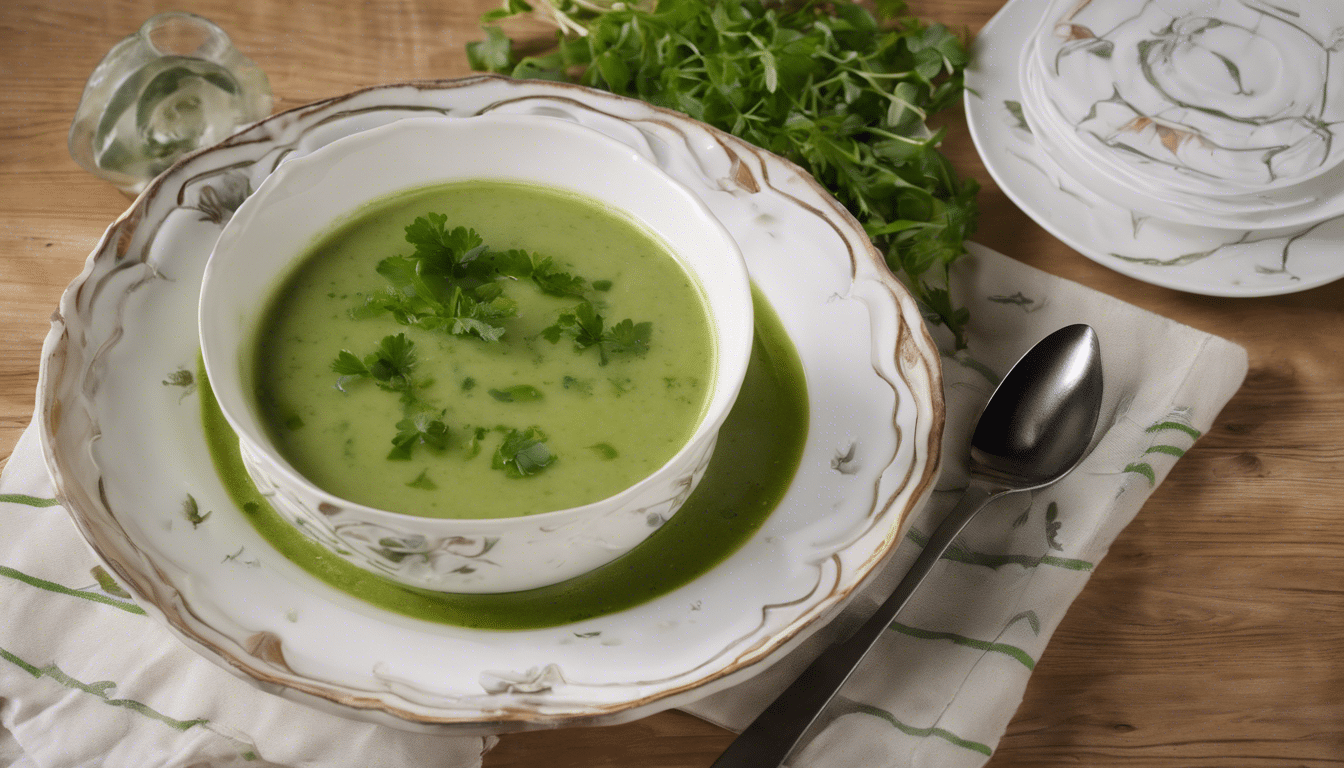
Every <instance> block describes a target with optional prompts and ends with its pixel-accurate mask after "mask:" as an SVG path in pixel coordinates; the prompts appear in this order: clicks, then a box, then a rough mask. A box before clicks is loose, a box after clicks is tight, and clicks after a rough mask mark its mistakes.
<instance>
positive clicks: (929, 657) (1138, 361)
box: [0, 246, 1246, 768]
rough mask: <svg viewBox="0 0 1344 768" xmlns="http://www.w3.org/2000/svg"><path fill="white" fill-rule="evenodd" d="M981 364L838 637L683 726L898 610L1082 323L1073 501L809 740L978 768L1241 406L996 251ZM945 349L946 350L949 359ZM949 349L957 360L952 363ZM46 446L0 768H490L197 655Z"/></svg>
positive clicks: (898, 763) (25, 495)
mask: <svg viewBox="0 0 1344 768" xmlns="http://www.w3.org/2000/svg"><path fill="white" fill-rule="evenodd" d="M954 285H955V287H956V288H957V292H958V294H959V296H958V299H959V300H960V301H962V302H963V303H964V305H966V306H969V307H970V308H971V317H972V325H971V329H970V347H969V349H968V350H965V351H962V352H958V353H956V354H953V355H949V356H945V357H944V360H943V365H944V384H945V392H946V396H947V397H946V399H947V428H946V432H945V434H944V449H943V466H944V470H943V477H942V481H941V483H940V485H939V489H938V491H937V492H936V493H935V494H934V498H933V500H932V501H931V502H930V504H929V505H928V506H927V508H925V509H924V510H922V511H921V512H920V513H919V514H917V515H916V517H915V519H914V521H913V523H912V525H911V528H910V530H909V532H908V535H907V537H906V540H905V541H904V542H903V543H902V544H901V546H900V548H899V550H898V551H897V552H896V554H895V556H894V557H893V558H892V560H891V561H890V562H889V563H888V564H887V565H886V566H885V568H884V569H883V571H882V572H881V573H880V574H879V575H878V576H877V578H876V579H874V581H873V583H871V584H870V585H868V586H867V587H866V588H865V590H864V591H863V593H862V594H860V595H858V596H857V598H856V599H855V600H854V601H853V602H852V603H851V604H850V605H849V606H848V607H847V608H846V609H845V610H844V612H843V613H842V614H841V616H840V617H839V618H838V619H837V620H836V621H835V622H833V623H831V624H830V625H828V626H827V627H826V628H824V629H823V630H822V631H820V632H819V633H818V634H817V635H816V636H815V637H813V638H812V639H810V640H809V641H808V642H807V643H805V644H804V645H803V646H802V647H801V648H799V649H798V650H797V651H795V652H794V653H793V654H791V655H790V656H789V657H787V658H785V659H783V660H782V661H780V662H779V663H778V664H776V665H775V666H774V667H772V668H771V669H770V670H768V671H767V672H765V673H764V674H762V675H760V676H759V677H756V678H754V679H752V680H749V681H748V682H746V683H744V684H742V685H740V686H738V687H736V688H733V689H731V690H728V691H724V692H722V693H719V694H716V695H714V696H712V697H710V698H708V699H706V700H703V701H701V702H698V703H696V704H694V705H692V706H690V707H687V708H686V709H687V710H688V711H690V712H692V713H693V714H696V715H698V716H700V717H703V718H706V719H708V720H710V721H712V722H715V723H719V724H721V725H724V726H725V727H728V728H731V729H734V730H740V729H741V728H742V727H745V725H746V724H747V723H749V722H750V720H751V719H752V718H753V717H755V715H756V713H758V712H759V711H760V710H761V709H763V708H764V707H765V706H766V705H767V704H768V703H769V702H770V701H771V700H772V699H773V698H774V696H775V694H776V693H777V692H778V691H779V690H780V689H782V688H783V687H784V686H785V685H787V683H788V682H789V681H790V680H792V679H793V677H794V676H795V675H796V674H797V673H798V672H799V671H801V669H802V667H803V666H804V665H805V664H806V663H807V661H808V660H810V658H811V657H813V656H815V654H816V653H818V652H819V651H820V649H821V648H822V647H823V645H824V644H825V643H826V642H829V641H830V640H833V639H834V638H835V637H836V636H837V635H838V634H839V632H841V631H843V629H844V628H849V627H853V626H855V625H857V623H858V622H859V621H861V620H862V618H863V617H864V616H865V615H867V613H869V612H871V610H872V609H873V607H875V605H876V601H879V600H880V599H881V598H882V597H883V596H885V595H886V594H887V593H889V592H890V590H891V589H892V588H893V587H894V586H895V584H896V582H897V581H898V580H899V579H900V577H901V576H902V575H903V574H904V572H905V570H906V568H908V567H909V564H910V562H911V561H912V560H913V559H914V557H915V554H916V553H917V550H918V549H919V547H920V546H921V544H922V541H923V537H925V536H927V535H928V534H929V533H930V532H931V531H932V529H933V528H934V526H935V525H936V523H937V521H938V520H939V519H941V517H942V515H943V514H944V513H945V512H946V511H947V510H948V509H950V508H951V506H952V505H953V504H954V503H955V502H956V499H957V495H958V493H959V491H960V489H961V488H962V487H964V485H965V482H966V474H965V454H966V450H967V445H968V443H969V440H970V433H971V431H972V429H973V428H974V426H975V419H976V417H977V416H978V414H979V409H980V407H981V406H982V405H983V404H984V402H985V401H986V400H987V399H988V397H989V395H990V393H991V392H992V391H993V387H994V384H995V383H996V382H997V377H998V376H999V375H1001V374H1002V373H1003V372H1005V371H1006V370H1007V369H1008V368H1009V367H1010V366H1011V365H1012V363H1013V362H1014V361H1015V360H1016V359H1017V357H1018V356H1020V355H1021V354H1022V353H1023V352H1025V351H1026V350H1027V348H1029V347H1030V346H1031V345H1032V344H1033V343H1035V342H1036V341H1037V340H1039V339H1040V338H1042V337H1044V336H1045V335H1047V334H1048V333H1049V332H1051V331H1053V330H1055V329H1056V328H1059V327H1061V326H1064V325H1068V324H1070V323H1076V322H1086V323H1089V324H1091V325H1092V326H1093V327H1094V328H1095V329H1096V330H1097V333H1098V335H1099V336H1100V338H1101V344H1102V356H1103V363H1104V366H1105V375H1106V403H1105V409H1104V411H1103V417H1102V424H1101V427H1100V428H1099V436H1100V437H1099V439H1098V441H1097V443H1096V448H1095V450H1094V452H1093V453H1092V455H1091V456H1089V457H1088V458H1087V459H1086V460H1085V461H1084V462H1083V464H1082V465H1081V466H1080V467H1079V468H1078V469H1077V470H1076V471H1075V472H1074V473H1073V474H1072V475H1070V476H1069V477H1068V478H1067V479H1066V480H1065V481H1064V482H1062V483H1060V484H1059V485H1057V486H1054V487H1052V488H1049V489H1046V490H1043V491H1039V492H1036V493H1034V494H1030V495H1026V494H1019V495H1017V496H1016V497H1010V498H1009V499H1007V500H1004V501H1002V502H1000V503H998V504H996V505H994V506H993V507H991V508H990V509H987V510H986V511H985V512H983V513H981V515H980V516H979V517H978V518H977V519H976V520H975V521H974V522H972V524H971V526H970V527H969V528H968V530H967V532H966V533H965V534H964V535H963V536H962V538H961V539H960V540H959V542H958V544H957V545H956V546H955V547H954V549H953V550H952V551H951V552H950V553H949V555H948V556H947V557H945V558H944V560H943V562H942V563H940V565H939V567H938V568H937V569H935V571H934V573H933V574H932V575H931V576H930V578H929V580H928V581H926V582H925V584H924V586H923V587H922V588H921V589H920V591H919V592H918V593H917V594H916V595H915V597H914V598H913V600H912V602H911V604H910V605H909V606H908V608H907V609H906V610H905V611H904V612H903V613H902V614H901V616H900V617H899V618H898V620H897V622H896V623H895V624H893V625H892V631H891V632H890V633H889V634H888V635H887V637H885V638H884V639H883V640H882V641H881V642H880V644H879V647H878V648H877V649H876V650H875V652H874V654H873V655H872V656H871V657H870V658H869V659H868V660H867V661H866V662H865V664H864V666H863V667H862V668H861V669H860V670H859V672H858V673H857V674H856V676H855V678H854V679H853V680H851V682H850V684H849V685H848V686H847V687H846V688H845V689H844V690H843V691H842V692H841V695H840V697H839V698H838V699H837V700H836V702H834V703H833V704H832V706H831V707H830V708H829V709H828V710H827V712H826V714H825V715H824V716H823V718H822V720H821V721H820V722H819V724H818V726H817V728H815V729H814V733H815V734H816V735H815V737H812V738H810V740H809V743H807V744H805V745H804V746H803V747H801V748H800V751H798V752H797V753H795V756H794V758H793V760H792V764H793V765H795V766H799V767H801V766H807V768H826V767H828V766H837V767H839V766H844V767H845V768H852V766H865V768H879V767H890V768H907V767H910V768H913V767H915V766H938V767H939V768H958V767H959V766H966V767H968V768H969V767H971V766H979V765H982V764H983V763H984V762H985V761H986V760H988V759H989V755H990V754H991V753H992V751H993V748H994V746H995V745H996V744H997V743H998V740H999V739H1000V738H1001V737H1002V735H1003V733H1004V730H1005V729H1006V727H1007V725H1008V722H1009V721H1010V720H1011V719H1012V716H1013V712H1014V711H1015V710H1016V709H1017V705H1018V704H1019V703H1020V702H1021V700H1022V695H1023V691H1024V689H1025V688H1026V684H1027V679H1028V678H1029V677H1030V675H1031V670H1032V668H1033V666H1034V665H1035V662H1036V660H1037V659H1039V658H1040V656H1041V652H1042V651H1043V650H1044V648H1045V644H1046V642H1047V641H1048V640H1049V638H1050V635H1051V633H1052V632H1053V631H1054V629H1055V627H1056V626H1058V624H1059V621H1060V619H1062V618H1063V616H1064V612H1065V611H1066V610H1067V609H1068V607H1069V604H1070V603H1071V602H1072V601H1073V599H1074V597H1076V596H1077V595H1078V593H1079V591H1081V590H1082V588H1083V585H1084V584H1085V583H1086V582H1087V579H1088V577H1089V576H1090V575H1091V572H1092V570H1093V569H1094V568H1095V567H1096V565H1097V563H1098V562H1099V561H1100V560H1101V558H1102V557H1103V556H1104V555H1105V553H1106V551H1107V549H1108V547H1109V546H1110V543H1111V541H1113V540H1114V539H1115V537H1116V535H1117V534H1118V533H1119V532H1120V530H1121V529H1123V528H1124V526H1125V525H1126V524H1128V523H1129V521H1130V520H1132V519H1133V517H1134V515H1135V514H1136V513H1137V512H1138V510H1139V508H1140V507H1141V506H1142V504H1143V502H1144V500H1145V499H1147V497H1148V495H1149V494H1150V493H1152V491H1153V489H1154V488H1155V487H1156V486H1157V484H1158V483H1159V482H1161V480H1162V478H1163V477H1165V476H1166V474H1167V472H1168V471H1169V470H1170V469H1171V466H1172V465H1173V464H1174V463H1175V461H1176V460H1177V458H1178V457H1179V456H1180V455H1182V454H1183V453H1184V452H1185V451H1187V450H1189V449H1190V447H1191V445H1193V444H1194V441H1195V440H1196V439H1198V437H1199V436H1200V435H1201V434H1202V433H1203V432H1205V431H1207V430H1208V429H1209V426H1210V425H1211V424H1212V422H1213V420H1214V417H1215V416H1217V414H1218V412H1219V411H1220V410H1221V409H1222V407H1223V405H1224V404H1225V403H1226V402H1227V400H1228V399H1229V398H1230V397H1231V396H1232V394H1233V393H1234V392H1235V391H1236V390H1237V388H1238V387H1239V386H1240V384H1241V381H1242V379H1243V378H1244V377H1245V373H1246V353H1245V351H1244V350H1243V349H1241V348H1240V347H1238V346H1236V345H1234V344H1231V343H1230V342H1227V341H1224V340H1222V339H1219V338H1217V337H1214V336H1210V335H1208V334H1205V333H1201V332H1199V331H1196V330H1194V329H1192V328H1188V327H1186V326H1182V325H1179V324H1177V323H1174V322H1172V321H1170V320H1166V319H1164V318H1162V317H1159V316H1157V315H1153V314H1151V313H1148V312H1145V311H1143V310H1140V309H1137V308H1135V307H1133V306H1130V305H1127V304H1125V303H1123V302H1120V301H1118V300H1116V299H1113V298H1110V297H1108V296H1105V295H1103V294H1099V293H1097V292H1096V291H1092V290H1090V289H1088V288H1084V287H1083V286H1080V285H1077V284H1075V283H1071V282H1069V281H1066V280H1061V279H1059V278H1056V277H1052V276H1050V275H1047V274H1045V273H1043V272H1040V271H1038V270H1035V269H1032V268H1030V267H1027V266H1025V265H1022V264H1019V263H1018V262H1016V261H1013V260H1012V259H1009V258H1007V257H1005V256H1002V255H1000V254H997V253H994V252H993V251H990V250H988V249H986V248H981V247H978V246H973V247H972V256H971V257H969V258H966V259H963V260H962V261H961V262H959V265H958V268H957V270H956V276H955V281H954ZM941 341H944V342H946V341H947V340H946V339H941ZM944 348H945V349H948V348H950V345H946V344H945V345H944ZM52 494H53V491H52V485H51V481H50V479H49V478H48V476H47V473H46V468H45V466H44V465H43V462H42V458H41V452H40V449H39V447H38V444H37V435H36V433H35V429H34V427H29V429H28V431H27V432H25V433H24V435H23V437H22V438H21V439H20V441H19V444H18V446H17V447H16V448H15V450H14V453H13V455H12V456H11V457H10V460H9V462H8V464H7V465H6V466H5V468H4V472H3V473H0V617H2V620H0V765H11V766H19V767H21V768H67V767H73V766H95V765H96V766H104V768H120V767H122V766H125V767H126V768H143V767H145V766H184V767H186V766H202V765H208V766H212V767H213V766H231V765H238V766H244V765H245V766H300V765H302V766H323V768H329V767H332V768H339V767H341V766H351V767H352V768H353V767H354V766H360V767H361V768H362V767H363V766H370V765H378V766H387V767H389V768H396V767H398V766H406V767H407V768H410V767H411V766H416V767H417V768H439V767H442V768H459V767H475V766H480V765H481V755H482V754H483V752H484V751H485V750H487V749H489V747H490V746H492V745H493V743H494V740H493V739H481V738H469V737H435V736H426V735H420V734H413V733H406V732H401V731H397V730H394V729H391V728H387V727H383V726H376V725H370V724H367V723H359V722H354V721H347V720H344V719H342V718H339V717H336V716H334V715H329V714H326V713H324V712H319V711H317V710H312V709H309V708H307V707H304V706H303V705H300V704H297V703H294V702H291V701H287V700H284V699H280V698H279V697H276V696H272V695H270V694H267V693H264V692H262V691H259V690H256V689H254V688H252V687H251V686H249V685H247V684H246V683H243V682H242V681H239V680H237V679H235V678H234V677H232V676H231V675H229V674H227V673H225V672H224V671H222V670H221V669H219V668H218V667H216V666H215V665H214V664H213V663H211V662H209V661H206V660H205V659H203V658H201V657H199V656H197V655H196V654H195V653H193V652H192V651H191V650H189V649H187V648H186V647H185V646H183V645H182V644H181V643H179V642H178V641H177V640H176V639H175V638H173V637H172V636H171V635H170V634H169V633H168V632H167V631H166V630H165V629H163V628H161V627H160V626H158V625H157V624H156V623H155V622H154V621H153V620H151V619H149V618H148V617H147V616H145V615H144V614H143V611H141V610H140V609H139V607H138V606H136V605H135V604H134V602H133V601H131V600H130V599H129V598H128V596H127V595H126V594H125V593H124V592H123V591H121V588H120V587H119V586H117V585H116V583H115V582H113V581H112V580H111V579H109V578H107V575H106V573H104V572H103V571H102V569H101V568H99V567H98V565H97V560H96V559H95V558H94V556H93V554H92V553H91V551H90V550H89V549H88V547H87V546H86V545H85V544H84V542H83V540H82V539H81V538H80V536H79V534H78V533H77V531H76V530H75V528H74V525H73V524H72V523H71V522H70V520H69V518H68V517H67V516H66V514H65V513H64V511H63V510H62V509H61V508H60V507H59V506H58V505H57V502H56V500H55V499H54V498H53V497H52Z"/></svg>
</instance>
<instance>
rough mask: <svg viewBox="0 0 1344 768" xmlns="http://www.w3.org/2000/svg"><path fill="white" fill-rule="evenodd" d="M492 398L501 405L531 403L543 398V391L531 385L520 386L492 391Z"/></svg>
mask: <svg viewBox="0 0 1344 768" xmlns="http://www.w3.org/2000/svg"><path fill="white" fill-rule="evenodd" d="M489 391H490V396H491V397H493V398H495V399H496V400H498V401H500V402H501V403H530V402H533V401H536V400H540V399H541V398H542V394H541V390H539V389H537V388H536V387H534V386H532V385H531V384H519V385H517V386H513V387H509V388H507V389H492V390H489Z"/></svg>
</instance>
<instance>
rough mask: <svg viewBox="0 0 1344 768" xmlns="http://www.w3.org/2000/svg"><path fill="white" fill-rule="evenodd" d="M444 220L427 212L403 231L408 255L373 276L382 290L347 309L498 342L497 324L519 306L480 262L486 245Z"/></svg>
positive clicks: (487, 263)
mask: <svg viewBox="0 0 1344 768" xmlns="http://www.w3.org/2000/svg"><path fill="white" fill-rule="evenodd" d="M447 221H448V217H447V216H445V215H444V214H441V213H427V214H425V215H424V216H421V217H418V218H416V220H415V221H414V222H412V223H411V224H410V225H409V226H407V227H406V242H408V243H410V244H411V245H413V246H415V251H414V252H413V253H412V254H411V255H409V256H390V257H388V258H386V259H383V260H382V261H380V262H378V267H377V271H378V274H380V275H382V276H383V278H384V279H385V280H387V282H388V287H387V290H385V291H383V292H382V293H378V294H375V295H373V296H370V297H368V298H367V299H365V301H364V304H363V305H361V306H359V307H356V308H355V309H353V310H351V312H350V315H351V317H354V318H356V319H361V318H366V317H373V316H376V315H381V314H384V313H389V314H391V315H392V317H393V318H394V319H395V320H396V321H397V322H398V323H400V324H402V325H415V326H419V327H421V328H426V329H428V330H444V331H447V332H449V333H452V334H454V335H457V336H467V335H472V336H477V337H479V338H481V339H483V340H485V341H498V340H499V338H500V337H502V336H503V335H504V330H505V329H504V326H503V325H501V324H500V323H501V321H503V320H505V319H507V318H510V317H514V316H515V315H517V314H518V305H517V304H516V303H515V302H514V301H513V300H512V299H510V298H509V297H507V296H505V295H504V294H503V289H502V288H501V287H500V286H498V285H496V284H495V282H494V281H495V280H496V279H498V277H499V274H498V270H497V269H496V268H495V264H494V262H493V261H492V260H491V259H489V258H484V255H485V254H486V246H485V244H484V242H482V240H481V236H480V235H478V234H477V233H476V231H475V230H473V229H467V228H466V227H456V228H454V229H451V230H450V229H448V228H447V226H446V223H447Z"/></svg>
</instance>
